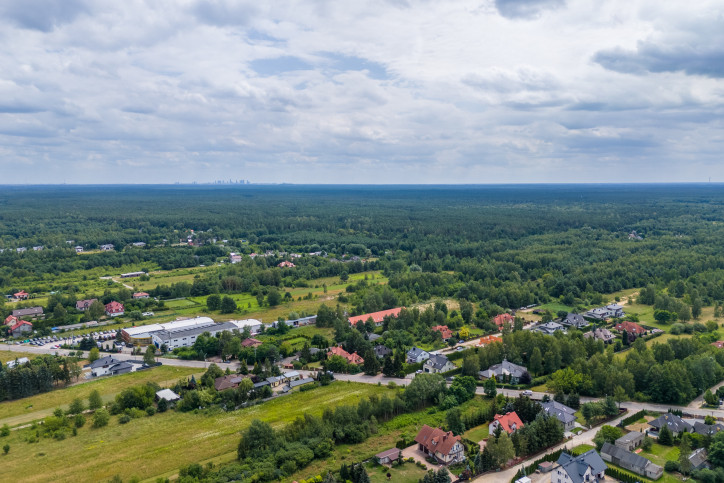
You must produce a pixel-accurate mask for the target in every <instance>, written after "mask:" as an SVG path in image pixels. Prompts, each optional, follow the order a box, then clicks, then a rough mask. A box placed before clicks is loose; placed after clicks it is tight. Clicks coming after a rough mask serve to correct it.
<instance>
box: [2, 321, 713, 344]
mask: <svg viewBox="0 0 724 483" xmlns="http://www.w3.org/2000/svg"><path fill="white" fill-rule="evenodd" d="M6 323H7V322H6ZM711 345H713V346H714V347H716V348H717V349H721V348H724V340H718V341H716V342H712V343H711Z"/></svg>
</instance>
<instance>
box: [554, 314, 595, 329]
mask: <svg viewBox="0 0 724 483" xmlns="http://www.w3.org/2000/svg"><path fill="white" fill-rule="evenodd" d="M561 324H563V325H567V326H569V327H575V328H576V329H581V328H583V327H588V325H589V324H588V321H587V320H586V319H584V318H583V316H582V315H580V314H568V315H566V316H565V317H564V318H562V319H561Z"/></svg>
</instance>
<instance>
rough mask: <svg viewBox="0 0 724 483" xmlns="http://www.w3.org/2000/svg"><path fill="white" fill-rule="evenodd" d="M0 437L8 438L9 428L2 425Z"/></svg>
mask: <svg viewBox="0 0 724 483" xmlns="http://www.w3.org/2000/svg"><path fill="white" fill-rule="evenodd" d="M0 436H3V437H5V436H10V426H8V425H7V424H3V427H2V428H0Z"/></svg>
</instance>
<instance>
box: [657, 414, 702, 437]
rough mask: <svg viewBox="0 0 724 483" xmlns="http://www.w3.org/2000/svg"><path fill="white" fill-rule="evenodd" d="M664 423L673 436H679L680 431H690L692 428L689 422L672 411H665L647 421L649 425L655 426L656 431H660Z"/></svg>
mask: <svg viewBox="0 0 724 483" xmlns="http://www.w3.org/2000/svg"><path fill="white" fill-rule="evenodd" d="M664 425H666V426H668V427H669V430H670V431H671V433H672V434H673V435H674V436H679V435H680V434H682V433H691V432H692V431H693V430H694V427H693V426H692V425H691V424H689V423H687V422H686V421H684V420H683V419H681V418H680V417H679V416H677V415H676V414H673V413H665V414H662V415H661V416H659V417H658V418H656V419H654V420H653V421H649V426H652V427H653V428H655V429H656V431H660V430H661V428H663V427H664Z"/></svg>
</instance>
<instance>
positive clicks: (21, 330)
mask: <svg viewBox="0 0 724 483" xmlns="http://www.w3.org/2000/svg"><path fill="white" fill-rule="evenodd" d="M4 325H5V326H7V327H8V333H9V334H10V335H11V336H13V337H20V336H22V335H24V334H27V333H30V332H32V331H33V324H32V323H31V322H28V321H27V320H22V319H20V318H18V317H17V316H15V315H8V316H7V317H6V318H5V322H4Z"/></svg>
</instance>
